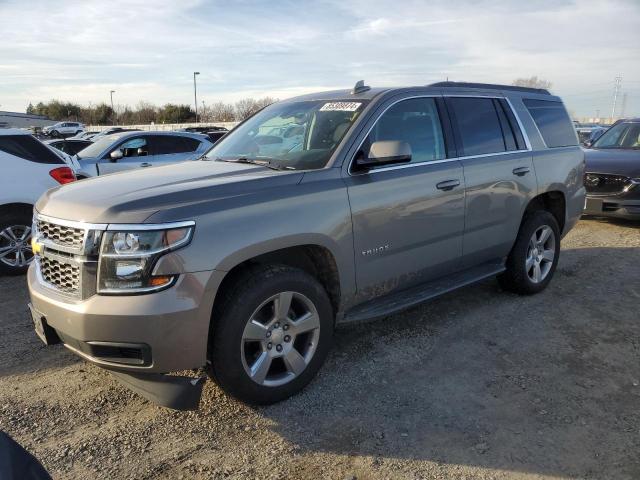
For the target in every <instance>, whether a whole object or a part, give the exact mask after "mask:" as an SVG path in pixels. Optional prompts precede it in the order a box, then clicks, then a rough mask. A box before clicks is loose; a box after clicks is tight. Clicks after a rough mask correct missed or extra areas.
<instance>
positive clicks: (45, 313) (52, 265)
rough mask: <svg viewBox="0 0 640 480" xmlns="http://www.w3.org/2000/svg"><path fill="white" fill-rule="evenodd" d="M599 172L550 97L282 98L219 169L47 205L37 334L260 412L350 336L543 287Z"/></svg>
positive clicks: (116, 186)
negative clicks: (392, 319)
mask: <svg viewBox="0 0 640 480" xmlns="http://www.w3.org/2000/svg"><path fill="white" fill-rule="evenodd" d="M291 137H297V138H299V139H300V141H297V142H296V141H293V142H292V141H290V138H291ZM129 138H131V137H128V138H127V139H126V141H129ZM120 141H122V140H120ZM107 161H108V160H107ZM583 167H584V153H583V151H582V149H581V148H580V147H579V146H578V141H577V137H576V133H575V130H574V129H573V126H572V124H571V120H570V119H569V116H568V114H567V112H566V110H565V107H564V105H563V103H562V101H561V100H560V98H558V97H555V96H552V95H551V94H549V92H547V91H546V90H538V89H529V88H521V87H511V86H499V85H485V84H464V83H449V82H444V83H438V84H434V85H431V86H427V87H411V88H376V89H371V88H369V87H367V86H365V85H364V84H363V83H362V82H359V83H358V84H357V85H356V87H354V89H353V90H351V91H349V90H345V91H332V92H325V93H316V94H313V95H307V96H302V97H297V98H293V99H290V100H286V101H283V102H279V103H275V104H272V105H270V106H268V107H266V108H265V109H263V110H261V111H260V112H258V113H257V114H255V115H254V116H253V117H251V118H249V119H248V120H246V121H245V122H243V123H242V124H240V125H239V126H238V127H236V128H235V129H234V130H232V131H231V132H229V134H228V135H227V136H226V137H225V138H224V139H223V140H221V141H220V142H219V143H218V144H217V145H215V146H214V147H213V148H212V149H211V150H210V151H209V152H208V153H207V154H206V156H205V161H199V162H188V163H186V164H180V165H170V166H166V167H159V168H154V169H151V170H147V171H140V170H138V171H134V172H131V173H130V174H127V175H110V176H105V177H102V178H97V179H92V180H89V181H88V182H78V183H77V184H74V185H71V186H69V187H65V188H63V189H60V190H53V191H50V192H48V193H47V194H45V195H44V196H43V197H42V198H41V199H40V201H39V202H38V204H37V205H36V209H35V220H34V221H35V224H36V225H37V232H36V241H35V246H36V248H35V250H36V251H37V252H39V253H38V261H37V262H36V263H35V264H34V265H33V266H32V267H31V268H30V270H29V275H28V284H29V291H30V295H31V309H32V310H31V311H32V316H33V321H34V325H35V328H36V332H38V334H39V336H40V337H41V338H42V339H43V340H44V341H45V343H48V344H52V343H57V342H62V343H63V344H65V345H66V346H67V347H69V348H70V349H71V350H72V351H73V352H75V353H76V354H78V355H80V356H81V357H83V358H85V359H87V360H89V361H91V362H93V363H95V364H97V365H100V366H102V367H105V368H107V369H110V370H112V371H113V372H114V373H115V375H116V376H117V377H118V378H119V379H120V380H121V381H123V382H125V383H126V384H127V385H128V386H129V387H131V388H133V389H134V390H136V391H138V392H139V393H141V394H142V395H145V396H146V397H147V398H150V399H152V400H153V401H155V402H158V403H160V404H163V405H166V406H170V407H172V408H195V407H196V406H197V405H198V401H199V398H200V394H201V391H202V380H203V379H202V378H200V379H198V378H193V377H180V376H173V375H166V374H167V372H174V371H179V370H189V369H196V368H199V367H203V366H207V368H208V369H209V370H210V373H211V375H212V377H213V378H214V379H215V380H216V381H217V382H218V383H219V384H220V385H221V386H222V388H224V389H225V390H226V391H227V392H229V393H230V394H231V395H233V396H235V397H237V398H239V399H241V400H242V401H245V402H248V403H255V404H265V403H272V402H277V401H279V400H282V399H284V398H287V397H288V396H290V395H292V394H294V393H296V392H298V391H299V390H300V389H302V388H303V387H304V386H305V385H306V384H307V383H309V381H310V380H311V379H312V378H313V377H314V375H315V374H316V372H317V371H318V370H319V368H320V367H321V365H322V363H323V361H324V359H325V357H326V356H327V353H328V351H329V349H330V347H331V343H332V337H333V332H334V326H335V324H341V323H346V322H354V321H362V320H369V319H373V318H384V317H387V316H389V315H390V314H392V313H394V312H397V311H399V310H401V309H405V308H408V307H410V306H413V305H416V304H418V303H420V302H423V301H425V300H427V299H429V298H433V297H435V296H438V295H441V294H443V293H445V292H449V291H451V290H454V289H456V288H458V287H462V286H464V285H468V284H469V283H472V282H476V281H479V280H482V279H485V278H488V277H493V276H496V275H497V276H498V279H499V281H500V284H501V285H502V287H503V288H504V289H506V290H509V291H514V292H517V293H520V294H534V293H538V292H540V291H542V290H544V289H545V288H546V287H547V285H548V284H549V282H550V281H551V279H552V277H553V274H554V271H555V269H556V265H557V263H558V258H559V255H560V240H561V238H562V237H563V236H564V235H565V234H566V233H567V232H568V231H569V230H570V229H571V228H572V227H573V226H574V225H575V223H576V222H577V221H578V219H579V217H580V215H581V213H582V208H583V206H584V199H585V190H584V186H583V183H582V181H583V174H584V170H583ZM56 232H61V234H60V235H56ZM58 252H67V255H66V256H61V255H60V253H58ZM413 367H415V365H407V368H413ZM425 368H428V365H427V366H425Z"/></svg>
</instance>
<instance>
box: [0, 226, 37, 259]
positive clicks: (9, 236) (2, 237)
mask: <svg viewBox="0 0 640 480" xmlns="http://www.w3.org/2000/svg"><path fill="white" fill-rule="evenodd" d="M32 260H33V252H32V250H31V227H28V226H26V225H10V226H8V227H6V228H5V229H4V230H2V231H0V262H2V263H4V264H5V265H8V266H10V267H14V268H22V267H26V266H27V265H29V263H31V261H32Z"/></svg>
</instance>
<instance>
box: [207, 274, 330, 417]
mask: <svg viewBox="0 0 640 480" xmlns="http://www.w3.org/2000/svg"><path fill="white" fill-rule="evenodd" d="M222 295H223V296H222V298H220V303H219V305H217V306H216V308H214V314H213V320H212V321H213V330H212V335H211V336H210V345H209V356H210V359H211V369H210V373H211V376H212V377H213V379H214V381H215V382H216V383H217V384H218V385H220V386H221V387H222V389H223V390H224V391H225V392H227V393H228V394H230V395H231V396H233V397H235V398H237V399H239V400H241V401H243V402H245V403H249V404H253V405H267V404H271V403H275V402H279V401H281V400H284V399H286V398H288V397H290V396H291V395H294V394H295V393H297V392H299V391H300V390H302V389H303V388H304V387H305V386H306V385H307V384H308V383H309V382H310V381H311V380H312V379H313V377H314V376H315V375H316V373H317V372H318V370H319V369H320V367H321V366H322V364H323V363H324V360H325V358H326V356H327V354H328V352H329V349H330V348H331V343H332V337H333V324H334V314H333V308H332V306H331V302H330V300H329V297H328V296H327V293H326V292H325V290H324V288H323V287H322V285H321V284H320V283H319V282H318V281H317V280H316V279H315V278H313V277H312V276H311V275H309V274H307V273H306V272H304V271H302V270H299V269H296V268H291V267H288V266H284V265H268V266H258V267H255V268H251V269H249V270H247V271H245V272H244V273H243V274H241V275H240V276H238V277H237V278H236V279H235V281H233V282H232V284H231V285H229V286H228V287H227V288H225V291H224V292H222ZM289 298H290V299H291V300H290V303H288V304H289V307H290V308H288V309H286V307H285V308H284V309H283V310H282V312H285V310H286V313H285V314H283V313H282V312H281V314H280V315H276V314H275V313H274V312H275V311H277V310H278V305H280V303H281V304H282V305H283V306H284V305H287V302H288V299H289ZM216 303H218V302H216ZM314 315H316V317H315V318H314ZM293 318H296V320H292V319H293ZM305 319H306V320H305ZM276 322H277V323H276ZM301 322H302V323H301ZM314 325H317V327H316V328H313V329H311V327H312V326H314ZM305 328H308V329H309V330H307V331H305ZM263 334H264V337H263ZM254 338H258V339H259V340H254ZM301 361H302V362H303V363H300V362H301ZM261 367H264V368H261ZM251 372H254V376H253V378H252V376H251Z"/></svg>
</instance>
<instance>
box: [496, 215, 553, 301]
mask: <svg viewBox="0 0 640 480" xmlns="http://www.w3.org/2000/svg"><path fill="white" fill-rule="evenodd" d="M559 256H560V229H559V228H558V222H557V221H556V219H555V217H554V216H553V215H551V213H549V212H547V211H542V210H541V211H537V212H533V213H532V214H530V215H528V216H527V217H525V220H524V222H523V224H522V225H521V227H520V231H519V232H518V238H517V239H516V243H515V245H514V246H513V249H512V250H511V253H509V257H508V258H507V264H506V267H507V270H506V271H505V272H504V273H503V274H501V275H499V276H498V281H499V282H500V285H501V286H502V288H504V289H505V290H509V291H512V292H516V293H520V294H533V293H538V292H540V291H542V290H544V289H545V288H546V286H547V285H548V284H549V282H550V281H551V278H552V277H553V274H554V272H555V270H556V266H557V265H558V258H559Z"/></svg>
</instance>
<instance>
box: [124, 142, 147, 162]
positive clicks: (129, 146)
mask: <svg viewBox="0 0 640 480" xmlns="http://www.w3.org/2000/svg"><path fill="white" fill-rule="evenodd" d="M120 150H122V154H123V156H124V157H125V158H128V157H146V156H147V155H149V144H148V143H147V140H146V139H145V138H132V139H129V140H127V141H126V142H124V143H123V144H122V145H120Z"/></svg>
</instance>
